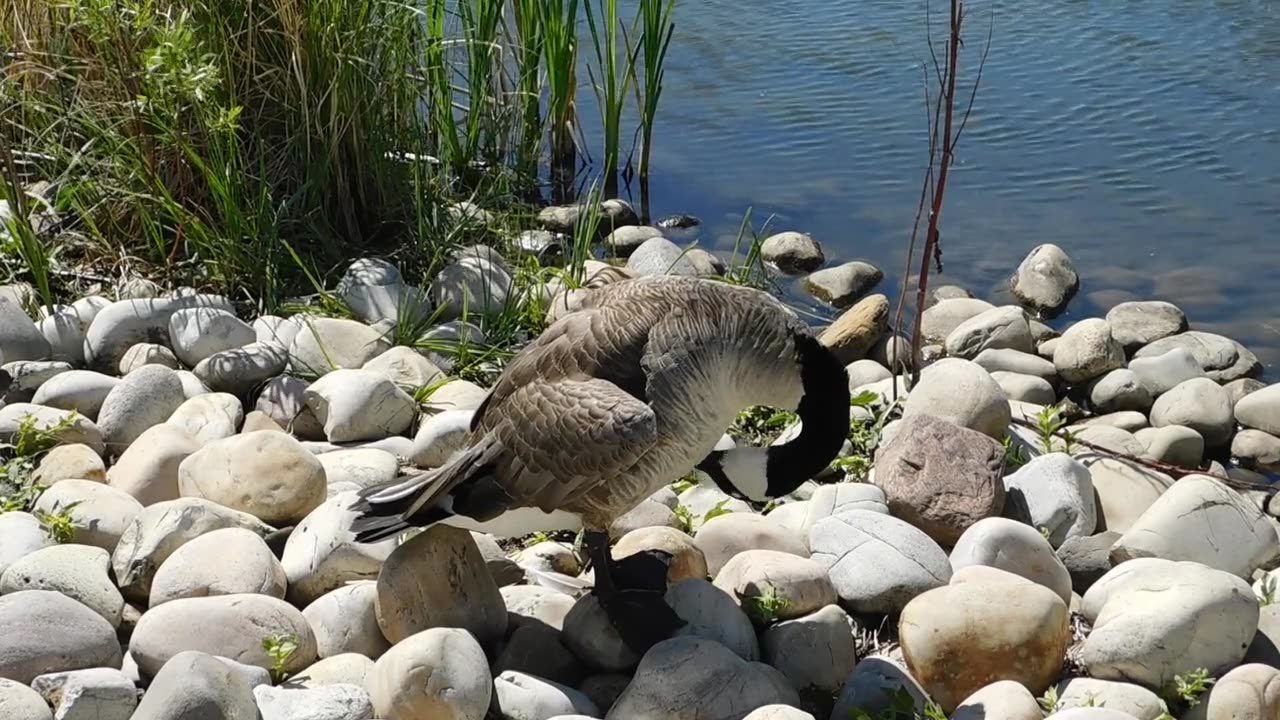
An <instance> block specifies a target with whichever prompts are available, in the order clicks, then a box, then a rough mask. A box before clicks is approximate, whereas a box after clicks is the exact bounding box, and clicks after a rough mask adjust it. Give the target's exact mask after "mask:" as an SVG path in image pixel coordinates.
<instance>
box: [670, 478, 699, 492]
mask: <svg viewBox="0 0 1280 720" xmlns="http://www.w3.org/2000/svg"><path fill="white" fill-rule="evenodd" d="M697 484H698V477H697V476H696V475H694V474H693V473H689V474H688V475H685V476H684V477H682V478H680V479H679V480H677V481H675V482H673V483H671V490H672V491H673V492H675V494H677V495H679V494H681V493H683V492H684V491H685V490H688V489H689V488H691V487H693V486H695V485H697Z"/></svg>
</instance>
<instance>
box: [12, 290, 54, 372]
mask: <svg viewBox="0 0 1280 720" xmlns="http://www.w3.org/2000/svg"><path fill="white" fill-rule="evenodd" d="M0 348H4V360H5V361H6V362H13V361H15V360H45V359H47V358H49V357H50V356H51V355H52V354H53V348H52V347H50V345H49V341H48V340H46V339H45V337H44V334H42V333H41V332H40V329H39V328H38V327H36V324H35V322H34V321H33V320H32V319H31V317H30V316H28V315H27V313H26V312H24V311H23V309H22V306H21V305H19V304H18V303H17V302H15V301H14V300H13V299H12V298H8V297H0Z"/></svg>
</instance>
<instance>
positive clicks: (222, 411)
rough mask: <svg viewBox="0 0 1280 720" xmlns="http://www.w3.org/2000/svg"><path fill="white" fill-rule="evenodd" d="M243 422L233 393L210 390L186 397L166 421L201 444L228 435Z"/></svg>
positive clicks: (241, 411)
mask: <svg viewBox="0 0 1280 720" xmlns="http://www.w3.org/2000/svg"><path fill="white" fill-rule="evenodd" d="M243 422H244V406H243V405H241V404H240V399H239V398H237V397H236V396H235V395H231V394H229V393H224V392H212V393H207V394H204V395H197V396H196V397H193V398H191V399H190V400H187V401H186V402H184V403H182V404H181V405H179V406H178V409H177V410H174V411H173V414H172V415H170V416H169V419H168V420H167V421H166V423H167V424H169V425H176V426H178V427H180V428H182V429H183V430H185V431H187V433H188V434H189V435H190V436H191V437H193V438H195V440H196V442H198V443H200V444H201V445H207V444H209V443H211V442H213V441H214V440H221V439H223V438H228V437H231V436H232V435H235V434H236V433H237V432H238V431H239V430H240V425H241V424H242V423H243Z"/></svg>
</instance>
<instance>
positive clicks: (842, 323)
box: [818, 293, 889, 365]
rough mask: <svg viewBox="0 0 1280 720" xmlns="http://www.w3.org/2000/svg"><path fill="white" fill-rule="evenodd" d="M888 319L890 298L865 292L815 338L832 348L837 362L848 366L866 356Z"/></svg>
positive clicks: (881, 333)
mask: <svg viewBox="0 0 1280 720" xmlns="http://www.w3.org/2000/svg"><path fill="white" fill-rule="evenodd" d="M888 322H889V298H887V297H885V296H884V295H881V294H878V293H877V294H875V295H868V296H867V297H865V298H863V299H861V300H859V301H858V302H857V303H855V304H854V306H853V307H851V308H849V309H848V310H846V311H844V312H843V313H842V314H841V315H840V317H838V318H836V320H835V322H833V323H831V326H830V327H828V328H827V329H826V330H825V331H823V333H822V335H821V336H819V338H818V341H819V342H821V343H822V344H823V345H825V346H827V347H829V348H831V349H832V350H834V351H835V353H836V355H837V356H838V357H839V358H840V362H842V363H844V364H846V365H847V364H849V363H851V362H853V361H855V360H861V359H863V358H864V357H866V355H867V352H868V351H869V350H870V349H871V346H872V345H875V343H876V341H877V340H879V339H880V336H881V335H883V334H884V329H885V326H886V325H887V324H888Z"/></svg>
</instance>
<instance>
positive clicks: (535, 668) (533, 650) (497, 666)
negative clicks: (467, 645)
mask: <svg viewBox="0 0 1280 720" xmlns="http://www.w3.org/2000/svg"><path fill="white" fill-rule="evenodd" d="M530 587H535V586H530ZM539 589H541V588H539ZM565 597H568V596H565ZM493 669H494V671H495V672H499V673H501V672H505V671H507V670H515V671H518V672H524V673H530V674H535V675H537V676H538V677H541V678H546V679H547V680H552V681H554V682H558V683H563V684H566V685H572V684H574V683H577V682H578V681H580V680H582V676H583V673H585V672H586V669H585V668H584V667H583V665H582V662H581V661H579V660H578V658H577V657H575V656H574V654H573V653H572V652H571V651H570V650H569V648H567V647H565V645H564V642H563V641H562V639H561V633H560V631H559V630H556V629H555V628H552V627H548V626H546V625H543V624H541V623H530V624H526V625H521V626H519V627H517V628H516V629H515V630H514V631H513V632H512V633H511V636H510V637H509V638H507V641H506V642H505V643H503V645H502V652H500V653H499V654H498V658H497V660H495V661H494V664H493Z"/></svg>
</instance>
